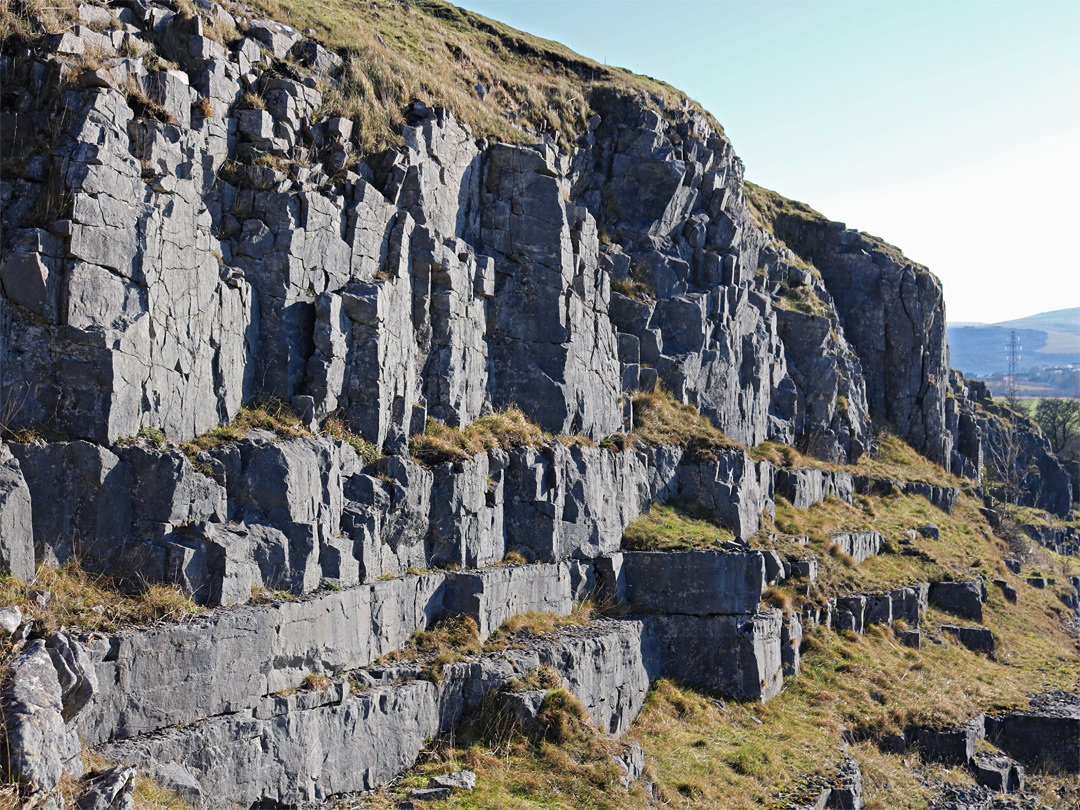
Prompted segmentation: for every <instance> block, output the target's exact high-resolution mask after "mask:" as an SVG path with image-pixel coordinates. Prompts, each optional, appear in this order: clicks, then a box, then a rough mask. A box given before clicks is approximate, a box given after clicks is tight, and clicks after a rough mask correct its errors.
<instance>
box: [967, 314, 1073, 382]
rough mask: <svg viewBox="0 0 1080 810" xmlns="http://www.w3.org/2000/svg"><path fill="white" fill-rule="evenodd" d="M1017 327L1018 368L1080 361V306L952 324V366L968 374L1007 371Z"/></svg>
mask: <svg viewBox="0 0 1080 810" xmlns="http://www.w3.org/2000/svg"><path fill="white" fill-rule="evenodd" d="M1014 329H1015V330H1016V333H1017V336H1018V337H1019V339H1020V358H1019V363H1018V364H1017V365H1018V370H1020V371H1028V370H1030V369H1033V368H1046V367H1047V366H1067V365H1070V364H1072V363H1080V307H1073V308H1071V309H1058V310H1054V311H1052V312H1040V313H1039V314H1037V315H1029V316H1028V317H1026V318H1016V319H1015V320H1011V321H1001V322H1000V323H980V324H973V323H957V324H950V325H949V351H950V362H951V365H952V367H953V368H956V369H960V371H963V372H964V373H965V374H967V375H968V376H976V377H987V376H989V375H991V374H1005V373H1006V372H1007V371H1008V367H1009V363H1008V357H1007V355H1006V344H1007V341H1008V338H1009V333H1010V332H1011V331H1013V330H1014Z"/></svg>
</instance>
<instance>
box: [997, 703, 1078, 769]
mask: <svg viewBox="0 0 1080 810" xmlns="http://www.w3.org/2000/svg"><path fill="white" fill-rule="evenodd" d="M986 730H987V735H988V736H989V737H990V738H991V739H992V740H994V741H995V742H996V743H997V744H998V745H1000V746H1001V747H1002V748H1003V749H1004V750H1006V751H1008V752H1009V753H1010V754H1011V755H1012V756H1014V757H1016V758H1017V759H1019V760H1020V761H1021V762H1024V763H1026V764H1028V765H1032V766H1040V767H1060V768H1061V769H1062V770H1064V771H1067V772H1071V773H1078V772H1080V696H1078V695H1076V694H1075V693H1070V692H1061V691H1057V692H1048V693H1044V694H1041V695H1038V696H1036V697H1035V698H1033V699H1032V701H1031V705H1030V706H1029V707H1028V708H1026V709H1019V710H1016V711H1012V712H1008V713H1007V714H1005V715H1003V716H1000V717H988V718H987V720H986Z"/></svg>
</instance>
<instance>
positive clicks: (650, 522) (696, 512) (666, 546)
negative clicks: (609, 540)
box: [622, 501, 735, 551]
mask: <svg viewBox="0 0 1080 810" xmlns="http://www.w3.org/2000/svg"><path fill="white" fill-rule="evenodd" d="M734 539H735V535H734V534H732V532H731V531H730V530H729V529H725V528H723V527H722V526H720V525H719V523H718V522H716V520H715V518H714V516H711V515H709V514H708V513H707V512H706V510H703V509H702V508H701V507H699V506H698V505H697V504H696V503H694V502H692V501H670V502H668V503H666V504H653V505H652V507H651V508H650V509H649V511H648V512H646V513H645V514H643V515H642V516H641V517H639V518H638V519H637V520H635V521H634V522H632V523H631V524H630V525H629V526H627V527H626V530H625V531H624V532H623V540H622V547H623V549H624V550H627V551H661V550H662V551H677V550H681V549H690V548H718V547H722V546H723V545H724V543H725V542H727V541H729V540H734Z"/></svg>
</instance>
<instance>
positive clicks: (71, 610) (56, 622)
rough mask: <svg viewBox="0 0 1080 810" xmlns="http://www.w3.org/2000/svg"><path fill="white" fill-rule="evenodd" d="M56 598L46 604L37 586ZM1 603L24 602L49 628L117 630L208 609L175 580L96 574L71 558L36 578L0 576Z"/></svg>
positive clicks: (40, 570) (25, 610) (26, 612)
mask: <svg viewBox="0 0 1080 810" xmlns="http://www.w3.org/2000/svg"><path fill="white" fill-rule="evenodd" d="M39 590H40V591H48V592H49V593H50V594H52V598H51V599H50V600H49V602H48V603H47V604H46V605H45V607H41V606H40V605H39V604H38V603H37V601H36V600H35V599H34V595H33V594H32V593H31V592H32V591H39ZM0 605H18V606H19V607H20V608H22V611H23V614H24V615H25V616H27V617H28V618H31V619H33V620H34V621H35V622H38V623H39V624H40V626H41V628H42V629H43V630H45V631H46V632H53V631H56V630H60V629H62V628H78V629H80V630H100V631H104V632H112V631H115V630H120V629H122V628H124V627H129V626H132V625H136V626H140V625H151V624H156V623H158V622H163V621H180V620H182V619H186V618H190V617H191V616H194V615H196V614H198V613H200V612H201V611H202V610H203V609H202V608H201V607H200V606H199V605H197V604H196V603H195V602H194V601H192V599H191V598H190V597H189V596H187V595H186V594H184V593H183V591H181V590H180V589H179V588H177V587H175V586H173V585H160V584H154V585H143V586H136V585H134V584H132V583H125V582H122V581H120V580H117V579H116V578H113V577H108V576H105V575H102V574H91V573H88V572H87V571H84V570H82V569H81V568H80V567H79V566H78V565H77V564H76V563H74V562H70V563H68V564H66V565H64V566H63V567H61V568H59V569H56V568H50V567H48V566H45V565H42V566H39V567H38V570H37V573H36V575H35V576H34V578H33V580H31V581H30V582H22V581H21V580H18V579H15V578H14V577H10V576H0Z"/></svg>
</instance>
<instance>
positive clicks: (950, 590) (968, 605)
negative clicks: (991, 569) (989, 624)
mask: <svg viewBox="0 0 1080 810" xmlns="http://www.w3.org/2000/svg"><path fill="white" fill-rule="evenodd" d="M985 588H986V586H985V585H984V584H983V582H982V580H980V579H973V580H971V581H969V582H931V583H930V589H929V592H928V598H929V600H930V604H932V605H934V607H938V608H941V609H942V610H947V611H949V612H950V613H955V614H956V615H957V616H962V617H963V618H965V619H971V620H972V621H976V622H981V621H982V615H983V613H982V606H983V602H985V601H986V598H985Z"/></svg>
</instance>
